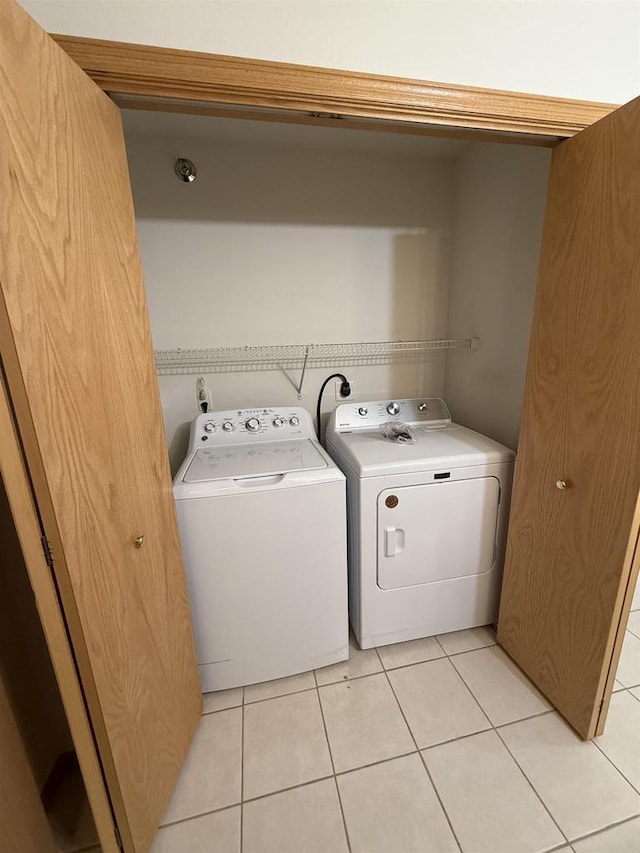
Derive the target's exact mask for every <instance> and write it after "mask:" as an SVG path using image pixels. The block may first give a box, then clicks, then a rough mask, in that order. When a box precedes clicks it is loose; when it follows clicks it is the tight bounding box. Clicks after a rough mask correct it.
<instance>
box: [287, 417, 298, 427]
mask: <svg viewBox="0 0 640 853" xmlns="http://www.w3.org/2000/svg"><path fill="white" fill-rule="evenodd" d="M289 423H290V424H291V426H292V427H297V426H300V418H299V417H298V416H297V415H293V416H292V417H290V418H289Z"/></svg>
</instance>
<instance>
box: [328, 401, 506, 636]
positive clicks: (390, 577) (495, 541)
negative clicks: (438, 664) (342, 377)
mask: <svg viewBox="0 0 640 853" xmlns="http://www.w3.org/2000/svg"><path fill="white" fill-rule="evenodd" d="M387 422H395V423H400V424H406V425H408V426H409V427H410V431H411V432H412V433H413V436H412V437H413V438H414V439H415V441H414V443H400V442H395V441H393V440H391V439H389V438H386V437H385V435H384V434H383V432H382V431H381V427H382V425H383V424H386V423H387ZM326 445H327V449H328V450H329V453H330V454H331V456H332V457H333V458H334V459H335V460H336V462H337V463H338V465H339V466H340V467H341V468H342V470H343V471H344V472H345V474H346V476H347V495H348V518H349V536H348V539H349V610H350V616H351V623H352V626H353V629H354V632H355V634H356V638H357V640H358V642H359V644H360V646H361V647H362V648H370V647H372V646H380V645H385V644H387V643H396V642H401V641H404V640H411V639H416V638H418V637H428V636H433V635H434V634H443V633H446V632H449V631H458V630H461V629H463V628H471V627H475V626H478V625H487V624H490V623H492V622H495V620H496V618H497V613H498V600H499V593H500V584H501V575H502V565H503V560H504V549H505V539H506V529H507V519H508V512H509V500H510V493H511V481H512V476H513V466H514V460H515V454H514V452H513V451H512V450H510V449H509V448H507V447H504V446H503V445H501V444H498V443H497V442H495V441H492V440H491V439H490V438H486V437H485V436H483V435H480V434H479V433H477V432H474V431H473V430H470V429H467V428H466V427H462V426H459V425H458V424H454V423H452V422H451V416H450V414H449V410H448V409H447V406H446V405H445V403H444V401H443V400H439V399H423V400H398V401H388V400H384V401H375V402H371V403H346V404H343V405H340V406H338V407H337V408H336V410H335V412H334V414H333V416H332V418H331V420H330V422H329V426H328V429H327V436H326Z"/></svg>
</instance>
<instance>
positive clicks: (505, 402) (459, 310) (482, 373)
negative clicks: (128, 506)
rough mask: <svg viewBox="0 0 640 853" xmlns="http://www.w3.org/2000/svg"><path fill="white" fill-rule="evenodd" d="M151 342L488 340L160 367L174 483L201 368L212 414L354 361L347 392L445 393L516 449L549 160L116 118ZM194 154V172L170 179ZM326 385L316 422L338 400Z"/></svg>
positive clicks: (487, 147) (276, 398)
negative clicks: (291, 360) (169, 369)
mask: <svg viewBox="0 0 640 853" xmlns="http://www.w3.org/2000/svg"><path fill="white" fill-rule="evenodd" d="M123 119H124V127H125V137H126V144H127V152H128V158H129V166H130V172H131V182H132V187H133V198H134V204H135V210H136V218H137V225H138V234H139V241H140V248H141V254H142V263H143V268H144V276H145V281H146V289H147V296H148V301H149V311H150V316H151V327H152V333H153V340H154V348H155V349H156V350H157V351H166V350H177V349H179V348H180V349H183V350H186V349H201V348H212V347H244V346H250V347H256V346H270V347H275V346H283V345H293V344H299V345H305V344H310V343H313V344H319V343H333V344H345V343H354V342H393V341H431V340H439V339H451V340H458V339H471V338H474V337H478V338H479V339H480V345H479V348H478V349H474V350H470V349H469V348H468V347H467V348H463V347H461V348H457V349H451V350H432V351H429V350H427V351H422V352H420V353H419V354H417V355H414V356H412V357H411V359H410V360H409V359H408V358H405V359H404V360H402V359H398V358H395V359H392V358H385V357H372V356H369V357H365V358H361V359H359V360H358V359H352V360H351V361H347V363H345V364H344V365H340V364H339V363H338V364H335V363H334V364H333V365H332V366H327V365H324V366H314V365H312V366H310V367H309V369H308V370H307V371H306V374H305V378H304V385H303V388H302V399H298V394H297V391H296V387H295V386H296V385H297V384H298V382H299V379H300V371H299V370H298V369H297V368H294V369H287V370H286V371H283V370H279V369H271V370H262V369H261V370H257V369H254V367H252V365H250V364H247V365H244V366H243V367H242V369H241V370H240V369H238V368H236V369H234V370H233V371H227V370H226V369H224V368H223V369H218V368H216V370H215V372H207V371H206V370H204V369H203V370H199V369H198V368H194V369H193V370H192V371H191V372H176V373H175V374H173V375H161V376H159V384H160V391H161V397H162V404H163V411H164V418H165V428H166V433H167V441H168V445H169V452H170V456H171V464H172V470H173V471H174V473H175V470H176V468H177V466H178V465H179V464H180V462H181V461H182V458H183V457H184V453H185V450H186V445H187V440H188V431H189V425H190V422H191V421H192V419H193V418H194V417H195V415H196V414H197V413H198V410H197V403H196V391H195V383H196V380H197V378H198V376H199V375H204V377H205V380H206V384H207V386H208V388H209V389H210V390H211V395H212V402H213V408H214V409H216V410H221V409H235V408H247V407H252V406H264V405H269V406H274V405H275V406H278V405H302V406H304V407H306V408H307V409H308V410H309V411H310V412H311V413H312V414H313V413H314V412H315V404H316V398H317V394H318V390H319V387H320V385H321V383H322V381H323V380H324V378H325V377H326V376H327V375H328V374H329V373H330V372H333V371H334V370H343V372H345V373H346V374H347V376H348V378H349V380H350V381H351V384H352V396H351V398H350V399H351V400H354V401H358V400H362V401H364V400H373V399H385V398H404V397H423V396H427V397H443V398H444V399H445V400H446V402H447V404H448V405H449V408H450V410H451V413H452V416H453V419H454V420H455V421H457V422H458V423H463V424H465V425H466V426H469V427H471V428H473V429H476V430H478V431H479V432H482V433H484V434H486V435H488V436H490V437H491V438H494V439H496V440H497V441H499V442H501V443H504V444H506V445H508V446H510V447H512V448H515V447H516V445H517V439H518V428H519V422H520V411H521V404H522V394H523V387H524V374H525V368H526V360H527V352H528V343H529V334H530V326H531V319H532V311H533V300H534V294H535V287H536V279H537V265H538V255H539V250H540V240H541V230H542V220H543V214H544V206H545V198H546V191H547V177H548V169H549V163H550V158H551V152H550V151H549V150H548V149H543V148H537V147H528V146H524V145H509V144H504V143H490V142H470V141H461V140H453V139H451V140H450V139H442V138H430V137H422V136H413V135H405V134H402V133H396V132H386V131H385V132H382V131H380V130H375V131H360V130H352V129H348V130H347V129H342V128H335V129H334V128H328V127H312V126H308V125H292V124H291V125H290V124H285V123H281V122H277V123H276V122H261V121H252V120H239V119H227V118H218V117H211V116H188V115H172V114H169V113H161V112H155V113H154V112H143V111H127V110H125V111H123ZM181 157H182V158H188V159H190V160H191V161H193V163H194V164H195V167H196V169H197V176H196V179H195V180H194V181H192V182H185V181H182V180H180V179H179V177H178V176H177V175H176V174H175V171H174V164H175V161H176V160H177V159H178V158H181ZM336 395H337V392H336V390H335V389H334V388H333V386H331V385H330V386H329V387H328V388H327V391H326V392H325V396H324V403H323V414H325V415H326V414H328V412H329V411H330V410H331V409H332V408H333V407H334V406H335V405H336V404H337V400H336Z"/></svg>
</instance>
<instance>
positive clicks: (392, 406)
mask: <svg viewBox="0 0 640 853" xmlns="http://www.w3.org/2000/svg"><path fill="white" fill-rule="evenodd" d="M387 411H388V412H389V414H390V415H397V414H398V412H399V411H400V406H399V405H398V404H397V403H389V405H388V406H387Z"/></svg>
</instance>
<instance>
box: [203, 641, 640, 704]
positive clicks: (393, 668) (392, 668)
mask: <svg viewBox="0 0 640 853" xmlns="http://www.w3.org/2000/svg"><path fill="white" fill-rule="evenodd" d="M481 627H485V626H481ZM418 639H424V638H418ZM434 640H436V642H437V643H438V645H439V646H440V649H441V650H442V654H441V655H440V656H439V657H436V658H426V659H425V660H419V661H414V662H413V663H403V664H400V665H399V666H390V667H389V668H387V667H385V665H384V663H383V662H382V658H381V657H380V655H379V653H378V646H373V647H372V649H364V650H363V651H374V652H375V653H376V657H377V658H378V662H379V663H380V667H381V669H380V672H365V673H363V674H362V675H353V676H349V677H348V678H338V679H336V680H335V681H328V682H327V683H326V684H318V679H317V677H316V672H317V670H315V669H309V670H307V672H311V673H313V677H314V679H315V682H316V687H317V688H318V689H319V688H320V687H329V686H330V685H332V684H344V683H345V682H347V681H358V680H359V679H361V678H368V677H369V676H371V675H379V674H380V673H382V672H395V671H396V670H398V669H408V668H409V667H412V666H420V664H422V663H429V662H430V661H432V660H444V659H445V658H448V659H450V658H454V657H459V656H460V655H466V654H469V653H470V652H479V651H480V650H481V649H489V648H491V647H492V646H497V645H498V643H496V642H493V643H489V644H487V645H486V646H478V647H477V648H473V649H464V650H462V651H459V652H452V653H448V652H446V651H445V649H444V647H443V646H442V645H441V644H440V642H439V641H438V638H437V637H436V636H435V635H434ZM405 642H408V643H412V642H414V641H413V640H406V641H405ZM392 645H395V644H392ZM382 648H384V647H382ZM330 666H335V664H330ZM456 671H457V670H456ZM297 674H303V673H297ZM261 683H264V684H268V683H269V682H261ZM633 686H634V685H632V687H633ZM638 686H640V685H638ZM314 689H315V688H314V687H302V688H301V689H299V690H291V691H288V692H286V693H278V694H276V695H275V696H266V697H265V698H264V699H254V700H253V701H252V702H247V701H246V700H245V698H244V688H243V694H242V697H243V698H242V701H241V702H238V704H237V705H229V707H227V708H214V709H212V710H211V711H203V712H202V716H203V717H206V716H208V715H209V714H219V713H220V712H221V711H230V710H231V709H232V708H240V707H241V706H242V705H258V704H259V703H260V702H269V701H270V700H271V699H280V698H281V697H283V696H293V695H295V694H296V693H307V692H308V691H309V690H314ZM623 689H625V690H627V689H629V688H626V687H624V688H623ZM474 698H475V697H474Z"/></svg>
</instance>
